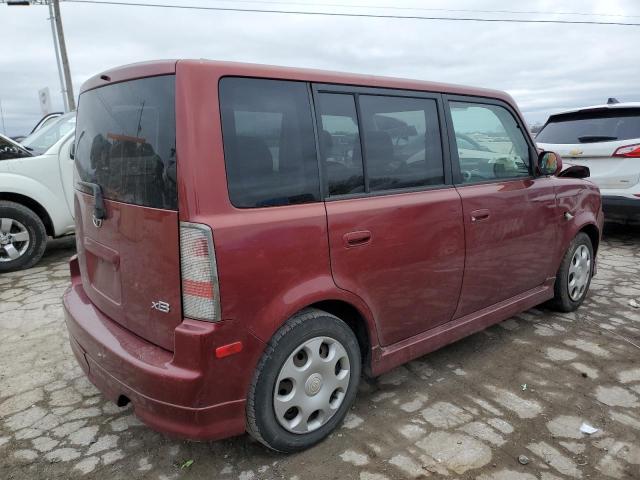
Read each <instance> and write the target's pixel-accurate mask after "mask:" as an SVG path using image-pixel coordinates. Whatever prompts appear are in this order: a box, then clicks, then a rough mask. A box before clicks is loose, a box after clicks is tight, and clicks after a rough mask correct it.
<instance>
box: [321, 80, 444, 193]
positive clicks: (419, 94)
mask: <svg viewBox="0 0 640 480" xmlns="http://www.w3.org/2000/svg"><path fill="white" fill-rule="evenodd" d="M311 86H312V92H313V103H314V111H315V112H316V123H317V127H316V128H319V127H320V125H321V119H320V115H319V108H317V105H318V104H319V103H318V102H319V98H318V95H319V94H320V93H334V94H348V95H352V96H353V98H354V100H355V106H356V116H357V121H358V133H359V137H360V150H361V152H362V164H363V165H362V166H363V175H364V182H365V191H364V192H358V193H349V194H345V195H329V185H328V183H327V179H326V174H324V173H323V175H322V176H321V182H322V188H321V190H322V193H323V200H324V201H325V202H331V201H336V200H347V199H351V198H368V197H379V196H386V195H398V194H403V193H416V192H428V191H431V190H442V189H444V188H452V187H453V174H454V171H453V167H452V161H451V153H450V152H451V148H450V145H449V142H450V140H449V136H448V134H447V130H448V129H447V123H446V122H447V121H446V116H445V105H444V95H443V94H442V93H439V92H428V91H420V90H396V89H390V88H378V87H362V86H354V85H343V84H329V83H314V82H312V84H311ZM360 95H368V96H383V97H398V98H415V99H422V100H435V102H436V110H437V113H438V126H439V130H440V147H441V152H442V168H443V174H444V183H443V184H441V185H424V186H420V187H404V188H394V189H389V190H375V191H370V190H369V175H368V172H367V159H366V155H367V154H366V151H365V147H364V135H363V128H362V115H361V113H360V98H359V96H360ZM319 148H320V145H319V144H318V145H316V150H317V151H318V152H319ZM318 161H319V162H320V164H321V170H324V165H323V162H322V161H321V159H320V158H318Z"/></svg>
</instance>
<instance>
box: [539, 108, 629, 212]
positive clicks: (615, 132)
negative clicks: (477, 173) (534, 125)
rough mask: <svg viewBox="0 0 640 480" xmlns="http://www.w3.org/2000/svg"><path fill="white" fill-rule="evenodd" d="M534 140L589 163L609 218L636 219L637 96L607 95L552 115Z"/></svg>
mask: <svg viewBox="0 0 640 480" xmlns="http://www.w3.org/2000/svg"><path fill="white" fill-rule="evenodd" d="M536 142H537V143H538V145H539V146H540V148H542V149H550V150H555V151H556V152H558V153H559V154H560V155H562V157H564V158H565V159H566V160H567V161H568V162H569V163H572V164H575V165H583V166H586V167H589V170H590V171H591V180H593V182H594V183H595V184H596V185H598V186H599V187H600V190H601V192H602V203H603V209H604V213H605V216H606V218H607V219H613V220H623V221H625V220H640V161H639V159H640V102H635V103H633V102H626V103H621V102H618V101H617V100H615V99H610V101H609V103H607V104H605V105H596V106H593V107H586V108H580V109H576V110H567V111H564V112H560V113H557V114H554V115H551V116H550V117H549V119H548V120H547V123H545V125H544V127H542V130H540V133H538V135H537V136H536Z"/></svg>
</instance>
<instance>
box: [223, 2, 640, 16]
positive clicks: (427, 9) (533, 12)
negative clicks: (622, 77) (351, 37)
mask: <svg viewBox="0 0 640 480" xmlns="http://www.w3.org/2000/svg"><path fill="white" fill-rule="evenodd" d="M221 1H223V2H225V1H226V2H232V3H252V4H254V5H255V4H270V5H307V4H306V3H304V2H284V1H271V0H221ZM314 6H316V7H340V8H359V9H362V8H373V9H376V10H413V11H421V12H455V13H461V12H463V13H511V14H516V15H574V16H579V17H617V18H640V15H626V14H620V13H586V12H541V11H539V10H477V9H463V8H435V7H398V6H395V5H393V6H392V5H362V4H359V5H348V4H345V3H318V2H314Z"/></svg>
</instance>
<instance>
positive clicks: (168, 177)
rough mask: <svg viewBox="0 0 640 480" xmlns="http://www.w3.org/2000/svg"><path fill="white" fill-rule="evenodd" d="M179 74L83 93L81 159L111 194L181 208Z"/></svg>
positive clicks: (81, 170) (85, 171)
mask: <svg viewBox="0 0 640 480" xmlns="http://www.w3.org/2000/svg"><path fill="white" fill-rule="evenodd" d="M175 124H176V122H175V76H174V75H164V76H158V77H149V78H142V79H138V80H131V81H127V82H121V83H116V84H113V85H107V86H104V87H100V88H97V89H94V90H89V91H87V92H84V93H83V94H82V95H80V104H79V108H78V119H77V125H76V140H75V142H76V149H75V162H76V167H77V171H78V175H79V178H80V180H82V181H84V182H90V183H97V184H98V185H100V187H102V192H103V195H104V197H105V198H108V199H111V200H116V201H119V202H124V203H131V204H135V205H142V206H145V207H153V208H162V209H170V210H176V209H177V203H178V200H177V191H176V125H175Z"/></svg>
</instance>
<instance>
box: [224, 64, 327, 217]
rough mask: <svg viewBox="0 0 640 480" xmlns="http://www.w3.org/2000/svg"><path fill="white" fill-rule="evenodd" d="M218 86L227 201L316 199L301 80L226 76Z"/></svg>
mask: <svg viewBox="0 0 640 480" xmlns="http://www.w3.org/2000/svg"><path fill="white" fill-rule="evenodd" d="M219 87H220V95H219V96H220V110H221V115H222V135H223V140H224V158H225V165H226V171H227V183H228V187H229V198H230V200H231V203H232V204H233V205H234V206H235V207H239V208H251V207H272V206H278V205H294V204H300V203H308V202H315V201H318V200H319V199H320V180H319V173H318V162H317V156H316V147H315V134H314V129H313V119H312V114H311V105H310V101H309V91H308V87H307V85H306V84H305V83H302V82H291V81H280V80H262V79H252V78H235V77H227V78H223V79H222V80H220V86H219Z"/></svg>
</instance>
